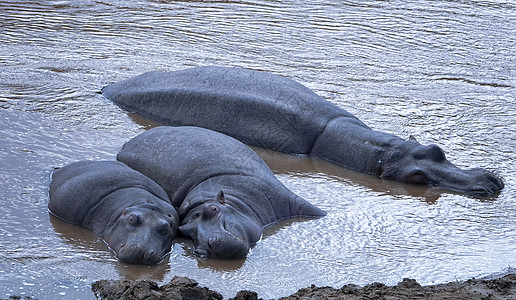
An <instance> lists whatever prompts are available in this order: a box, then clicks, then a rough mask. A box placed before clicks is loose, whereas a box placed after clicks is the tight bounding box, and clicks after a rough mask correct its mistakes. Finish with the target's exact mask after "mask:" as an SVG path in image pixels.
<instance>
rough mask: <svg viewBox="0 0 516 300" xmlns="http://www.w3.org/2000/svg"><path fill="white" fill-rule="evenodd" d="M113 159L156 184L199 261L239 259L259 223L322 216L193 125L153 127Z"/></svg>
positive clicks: (257, 164) (241, 152)
mask: <svg viewBox="0 0 516 300" xmlns="http://www.w3.org/2000/svg"><path fill="white" fill-rule="evenodd" d="M117 159H118V160H119V161H121V162H123V163H125V164H127V165H128V166H130V167H131V168H133V169H135V170H137V171H139V172H141V173H143V174H145V175H146V176H148V177H149V178H151V179H153V180H154V181H155V182H157V183H158V184H159V185H160V186H162V187H163V188H164V189H165V191H166V192H167V194H168V197H169V198H170V200H171V202H172V204H173V205H174V206H175V207H176V208H177V209H178V215H179V220H180V222H181V225H180V226H179V229H178V232H179V234H180V235H181V236H183V237H186V238H189V239H191V240H192V241H193V243H194V246H195V253H196V254H197V255H199V256H202V257H214V258H243V257H245V256H246V255H247V253H248V251H249V249H250V246H251V245H252V244H254V243H256V242H257V241H258V240H259V239H260V238H261V235H262V229H263V227H264V226H265V225H267V224H270V223H273V222H275V221H278V220H281V219H285V218H290V217H295V216H303V217H320V216H324V215H325V213H324V212H323V211H322V210H320V209H319V208H317V207H315V206H313V205H312V204H310V203H309V202H307V201H306V200H304V199H302V198H300V197H299V196H297V195H296V194H294V193H293V192H292V191H290V190H289V189H288V188H287V187H285V186H284V185H283V184H282V183H281V182H280V181H279V180H278V179H277V178H276V177H275V176H274V174H273V173H272V171H271V170H270V169H269V167H268V166H267V165H266V164H265V162H264V161H263V160H262V159H261V158H260V157H259V156H258V154H256V153H255V152H254V151H253V150H251V148H249V147H248V146H246V145H244V144H243V143H241V142H239V141H237V140H236V139H234V138H232V137H229V136H227V135H224V134H221V133H218V132H215V131H212V130H208V129H204V128H200V127H189V126H185V127H168V126H163V127H156V128H153V129H151V130H149V131H147V132H144V133H142V134H140V135H139V136H137V137H135V138H133V139H132V140H130V141H129V142H127V143H126V144H125V145H124V146H123V147H122V150H121V151H120V152H119V153H118V155H117Z"/></svg>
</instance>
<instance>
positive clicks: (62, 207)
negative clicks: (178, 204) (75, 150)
mask: <svg viewBox="0 0 516 300" xmlns="http://www.w3.org/2000/svg"><path fill="white" fill-rule="evenodd" d="M49 196H50V202H49V204H48V208H49V210H50V212H51V213H52V214H54V215H55V216H57V217H58V218H60V219H63V220H65V221H67V222H69V223H73V224H77V225H81V226H84V227H86V228H89V229H91V230H93V231H94V232H96V233H97V234H99V235H101V236H102V237H103V239H104V241H105V242H106V243H107V244H108V246H109V248H111V250H113V251H114V252H115V253H116V256H117V258H118V259H119V260H121V261H124V262H128V263H138V264H147V265H153V264H157V263H159V262H160V261H161V260H162V259H163V256H164V255H166V254H167V253H168V252H170V249H171V246H172V240H173V239H174V238H175V237H176V233H177V226H178V223H179V222H178V216H177V212H176V211H175V209H174V207H173V206H172V204H171V203H170V200H169V199H168V196H167V194H166V192H165V191H164V190H163V189H162V188H161V187H160V186H159V185H158V184H157V183H155V182H153V181H152V180H151V179H149V178H148V177H146V176H144V175H143V174H141V173H139V172H137V171H135V170H133V169H131V168H129V167H128V166H126V165H124V164H123V163H121V162H117V161H81V162H76V163H72V164H70V165H67V166H65V167H63V168H60V169H57V170H55V171H54V172H53V173H52V181H51V183H50V189H49Z"/></svg>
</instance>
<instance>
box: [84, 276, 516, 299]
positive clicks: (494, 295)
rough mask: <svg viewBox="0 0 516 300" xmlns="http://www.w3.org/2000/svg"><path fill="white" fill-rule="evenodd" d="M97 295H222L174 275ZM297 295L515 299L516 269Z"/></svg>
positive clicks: (104, 287) (124, 283) (106, 287)
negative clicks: (437, 281) (434, 282)
mask: <svg viewBox="0 0 516 300" xmlns="http://www.w3.org/2000/svg"><path fill="white" fill-rule="evenodd" d="M92 291H93V292H94V293H95V295H96V296H97V298H98V299H105V300H109V299H178V300H179V299H185V300H186V299H207V300H208V299H210V300H211V299H213V300H220V299H223V297H222V295H221V294H219V293H218V292H215V291H212V290H210V289H208V288H206V287H201V286H199V284H198V283H197V282H196V281H194V280H192V279H189V278H186V277H174V278H173V279H172V280H171V281H170V282H169V283H167V284H164V285H162V286H159V285H158V284H157V283H156V282H154V281H145V280H139V281H131V280H102V281H97V282H95V283H94V284H93V285H92ZM232 299H234V300H253V299H260V298H259V295H258V294H257V293H255V292H251V291H240V292H238V293H237V294H236V295H235V297H233V298H230V300H232ZM294 299H349V300H351V299H353V300H355V299H378V300H381V299H386V300H387V299H457V300H458V299H470V300H476V299H478V300H481V299H490V300H492V299H504V300H505V299H516V273H515V274H509V275H505V276H503V277H500V278H496V279H474V278H473V279H470V280H467V281H464V282H449V283H445V284H438V285H429V286H421V285H420V284H419V283H417V282H416V281H415V280H414V279H408V278H405V279H403V281H401V282H400V283H398V284H397V285H395V286H386V285H384V284H382V283H372V284H368V285H366V286H364V287H360V286H357V285H353V284H347V285H345V286H343V287H341V288H338V289H337V288H332V287H316V286H313V285H312V286H311V287H308V288H303V289H300V290H299V291H298V292H296V293H295V294H293V295H290V296H288V297H283V298H280V300H294Z"/></svg>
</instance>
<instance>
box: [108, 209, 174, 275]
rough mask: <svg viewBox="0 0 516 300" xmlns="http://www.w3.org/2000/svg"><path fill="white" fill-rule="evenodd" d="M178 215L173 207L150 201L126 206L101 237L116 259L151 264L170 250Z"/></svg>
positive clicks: (158, 260)
mask: <svg viewBox="0 0 516 300" xmlns="http://www.w3.org/2000/svg"><path fill="white" fill-rule="evenodd" d="M178 220H179V218H178V217H177V213H176V211H175V210H174V208H173V207H171V208H170V209H166V211H164V210H163V209H161V208H159V207H157V206H155V205H152V204H139V205H135V206H130V207H127V208H126V209H124V210H123V212H122V213H121V214H120V216H119V217H118V219H116V221H115V222H114V224H112V226H110V227H109V228H108V229H107V230H106V231H105V232H104V236H103V238H104V241H105V242H106V243H107V244H108V246H109V248H111V250H113V251H114V252H115V253H116V255H117V258H118V259H119V260H120V261H123V262H127V263H135V264H145V265H154V264H157V263H159V262H160V261H161V260H163V257H164V256H165V255H166V254H167V253H169V252H170V249H171V247H172V241H173V240H174V239H175V237H176V232H177V225H178Z"/></svg>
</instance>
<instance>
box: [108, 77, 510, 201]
mask: <svg viewBox="0 0 516 300" xmlns="http://www.w3.org/2000/svg"><path fill="white" fill-rule="evenodd" d="M102 94H103V95H104V96H105V97H106V98H108V99H110V100H112V101H113V102H115V103H116V104H118V105H120V106H122V107H124V108H126V109H128V110H130V111H133V112H137V113H139V114H141V115H143V116H145V117H147V118H149V119H152V120H156V121H159V122H162V123H164V124H166V125H172V126H185V125H186V126H199V127H204V128H209V129H212V130H215V131H218V132H222V133H224V134H227V135H229V136H232V137H234V138H236V139H238V140H240V141H242V142H244V143H246V144H249V145H254V146H259V147H264V148H269V149H274V150H277V151H282V152H286V153H296V154H306V155H311V156H314V157H319V158H322V159H325V160H328V161H330V162H333V163H335V164H338V165H341V166H343V167H346V168H349V169H352V170H355V171H359V172H363V173H368V174H372V175H376V176H379V177H381V178H384V179H391V180H396V181H400V182H405V183H411V184H422V185H427V186H439V187H441V188H443V189H448V190H452V191H456V192H460V193H464V194H468V195H471V196H475V197H487V196H492V195H495V194H497V193H498V192H500V190H502V189H503V187H504V184H503V182H502V180H501V179H500V178H498V177H497V176H495V175H494V174H492V173H491V172H488V171H486V170H484V169H469V170H467V169H460V168H458V167H457V166H455V165H454V164H452V163H451V162H450V161H448V160H447V159H446V157H445V155H444V152H443V150H442V149H441V148H439V147H438V146H436V145H429V146H423V145H421V144H419V143H418V142H417V141H415V140H412V139H409V140H403V139H401V138H399V137H397V136H394V135H392V134H388V133H383V132H379V131H375V130H372V129H371V128H369V127H368V126H366V125H365V124H364V123H362V122H361V121H360V120H359V119H357V118H356V117H355V116H353V115H352V114H350V113H349V112H347V111H345V110H344V109H342V108H340V107H338V106H336V105H334V104H332V103H330V102H328V101H326V100H324V99H323V98H321V97H320V96H318V95H316V94H315V93H314V92H312V91H311V90H309V89H308V88H306V87H305V86H303V85H301V84H299V83H297V82H295V81H293V80H291V79H288V78H285V77H281V76H278V75H273V74H270V73H266V72H260V71H252V70H246V69H240V68H226V67H199V68H192V69H187V70H182V71H174V72H148V73H145V74H142V75H140V76H137V77H134V78H131V79H128V80H125V81H122V82H118V83H114V84H112V85H109V86H107V87H105V88H104V89H103V90H102Z"/></svg>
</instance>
